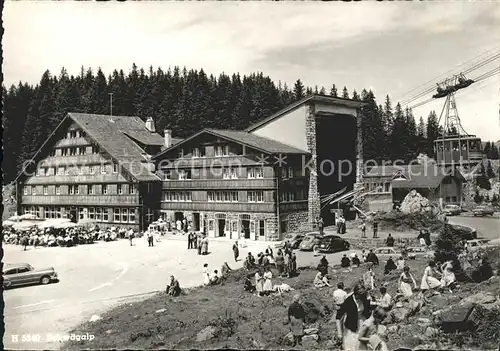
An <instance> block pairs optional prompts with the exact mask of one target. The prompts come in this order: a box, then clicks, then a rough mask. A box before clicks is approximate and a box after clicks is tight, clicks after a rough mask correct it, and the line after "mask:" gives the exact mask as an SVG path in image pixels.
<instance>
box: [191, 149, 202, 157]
mask: <svg viewBox="0 0 500 351" xmlns="http://www.w3.org/2000/svg"><path fill="white" fill-rule="evenodd" d="M192 154H193V157H201V152H200V149H198V148H197V147H195V148H194V149H193V150H192Z"/></svg>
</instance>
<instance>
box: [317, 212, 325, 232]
mask: <svg viewBox="0 0 500 351" xmlns="http://www.w3.org/2000/svg"><path fill="white" fill-rule="evenodd" d="M317 222H318V229H319V234H320V235H323V234H324V232H323V229H324V222H323V218H322V217H321V216H320V217H318V218H317Z"/></svg>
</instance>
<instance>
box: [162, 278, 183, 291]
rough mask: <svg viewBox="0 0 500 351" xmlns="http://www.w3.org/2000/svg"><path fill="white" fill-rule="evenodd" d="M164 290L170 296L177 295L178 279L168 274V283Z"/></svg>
mask: <svg viewBox="0 0 500 351" xmlns="http://www.w3.org/2000/svg"><path fill="white" fill-rule="evenodd" d="M165 292H166V293H167V294H168V295H170V296H179V295H180V294H181V287H180V285H179V281H178V280H177V279H175V278H174V276H173V275H171V276H170V284H169V285H167V289H166V291H165Z"/></svg>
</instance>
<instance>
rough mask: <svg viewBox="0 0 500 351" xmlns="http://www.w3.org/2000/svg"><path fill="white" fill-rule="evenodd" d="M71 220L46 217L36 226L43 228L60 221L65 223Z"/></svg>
mask: <svg viewBox="0 0 500 351" xmlns="http://www.w3.org/2000/svg"><path fill="white" fill-rule="evenodd" d="M70 221H71V220H70V219H68V218H50V219H46V220H45V221H43V222H40V223H38V228H41V229H44V228H51V227H54V226H55V225H57V224H61V223H67V222H70Z"/></svg>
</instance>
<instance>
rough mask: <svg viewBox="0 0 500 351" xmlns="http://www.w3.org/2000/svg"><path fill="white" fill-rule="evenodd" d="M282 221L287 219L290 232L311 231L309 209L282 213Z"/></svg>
mask: <svg viewBox="0 0 500 351" xmlns="http://www.w3.org/2000/svg"><path fill="white" fill-rule="evenodd" d="M281 221H286V222H287V223H288V232H289V233H292V232H303V231H309V230H310V229H311V225H310V223H309V212H308V211H302V212H291V213H286V214H282V215H281Z"/></svg>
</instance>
